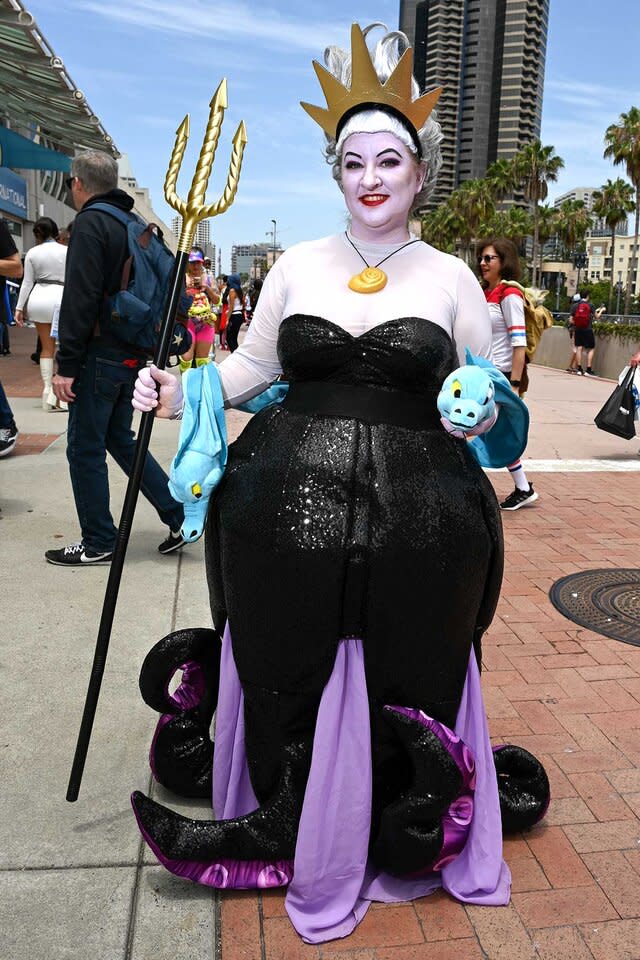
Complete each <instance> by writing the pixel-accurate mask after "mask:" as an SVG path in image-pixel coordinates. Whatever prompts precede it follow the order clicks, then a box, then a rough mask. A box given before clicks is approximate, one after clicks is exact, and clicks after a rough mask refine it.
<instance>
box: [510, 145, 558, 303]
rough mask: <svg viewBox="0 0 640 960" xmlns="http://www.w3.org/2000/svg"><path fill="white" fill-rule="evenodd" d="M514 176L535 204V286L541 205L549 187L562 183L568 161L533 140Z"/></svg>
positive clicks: (517, 162)
mask: <svg viewBox="0 0 640 960" xmlns="http://www.w3.org/2000/svg"><path fill="white" fill-rule="evenodd" d="M513 164H514V174H515V177H516V181H517V184H518V185H519V186H521V187H522V189H523V191H524V195H525V197H526V199H527V200H528V201H529V202H530V203H531V204H533V250H532V280H531V282H532V284H533V286H534V287H535V286H536V284H537V280H538V246H539V228H540V206H539V204H540V203H541V201H543V200H546V199H547V194H548V192H549V183H550V182H552V181H555V180H557V179H558V173H559V172H560V170H561V169H562V168H563V167H564V160H563V159H562V157H559V156H558V155H557V154H556V152H555V147H551V146H548V147H543V146H542V144H541V142H540V141H539V140H532V141H531V143H528V144H527V145H526V146H524V147H523V148H522V150H520V151H519V152H518V153H517V154H516V155H515V157H514V160H513Z"/></svg>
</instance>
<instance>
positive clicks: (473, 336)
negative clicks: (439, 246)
mask: <svg viewBox="0 0 640 960" xmlns="http://www.w3.org/2000/svg"><path fill="white" fill-rule="evenodd" d="M453 337H454V340H455V343H456V349H457V351H458V359H459V360H460V364H461V365H463V364H464V363H465V356H464V351H465V347H469V349H470V350H471V353H473V354H474V355H475V356H476V357H478V356H480V357H486V358H487V360H490V359H491V317H490V315H489V308H488V307H487V301H486V300H485V296H484V293H483V292H482V288H481V286H480V284H479V283H478V281H477V279H476V277H475V276H474V275H473V273H472V272H471V270H470V269H469V267H468V266H467V265H466V264H462V265H461V268H460V273H459V275H458V289H457V309H456V317H455V320H454V324H453Z"/></svg>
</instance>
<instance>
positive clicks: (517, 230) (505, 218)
mask: <svg viewBox="0 0 640 960" xmlns="http://www.w3.org/2000/svg"><path fill="white" fill-rule="evenodd" d="M531 231H532V221H531V216H530V215H529V214H528V213H527V211H526V210H523V209H522V207H509V209H508V210H506V211H505V210H499V211H498V212H497V213H494V215H493V216H492V217H489V219H488V220H485V221H484V222H483V223H482V224H481V226H480V233H481V234H482V236H483V237H508V239H509V240H513V242H514V243H515V245H516V246H517V247H520V246H521V244H522V241H523V240H524V238H525V237H530V236H531Z"/></svg>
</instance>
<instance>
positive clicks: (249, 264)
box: [231, 243, 282, 278]
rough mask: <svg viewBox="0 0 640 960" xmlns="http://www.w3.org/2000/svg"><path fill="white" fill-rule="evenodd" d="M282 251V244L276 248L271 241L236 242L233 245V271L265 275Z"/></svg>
mask: <svg viewBox="0 0 640 960" xmlns="http://www.w3.org/2000/svg"><path fill="white" fill-rule="evenodd" d="M281 253H282V249H281V248H280V246H277V247H276V248H275V249H274V247H273V244H271V243H234V245H233V246H232V247H231V273H246V274H247V275H248V276H249V277H252V278H259V277H263V276H264V274H265V273H266V271H267V270H268V269H269V268H270V267H272V266H273V264H274V262H275V261H276V260H277V259H278V257H279V256H280V254H281Z"/></svg>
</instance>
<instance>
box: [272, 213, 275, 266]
mask: <svg viewBox="0 0 640 960" xmlns="http://www.w3.org/2000/svg"><path fill="white" fill-rule="evenodd" d="M271 223H272V224H273V233H272V239H273V263H272V264H271V266H273V264H274V263H275V262H276V221H275V220H274V219H273V218H272V219H271Z"/></svg>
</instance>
